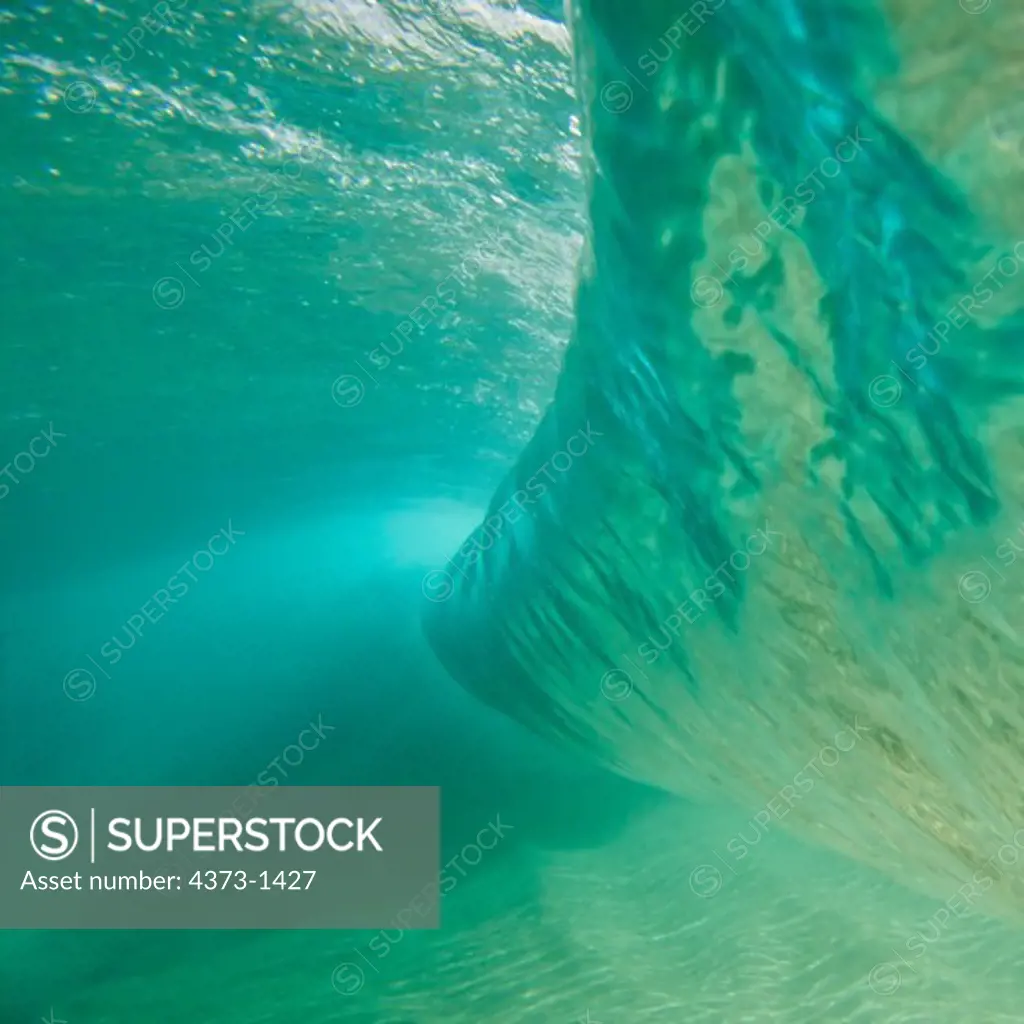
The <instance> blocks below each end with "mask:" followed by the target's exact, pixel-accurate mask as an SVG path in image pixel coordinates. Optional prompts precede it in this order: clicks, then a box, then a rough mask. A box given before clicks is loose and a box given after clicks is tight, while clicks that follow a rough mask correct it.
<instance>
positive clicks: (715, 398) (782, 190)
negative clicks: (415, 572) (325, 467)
mask: <svg viewBox="0 0 1024 1024" xmlns="http://www.w3.org/2000/svg"><path fill="white" fill-rule="evenodd" d="M977 6H978V5H974V6H973V7H972V5H971V4H968V3H966V2H965V3H962V4H961V5H960V7H957V6H956V5H950V4H943V5H941V6H940V5H939V4H938V3H934V2H931V0H915V2H913V3H911V2H909V0H888V2H887V3H885V4H882V5H881V6H876V5H874V4H868V3H859V2H852V0H850V2H840V3H836V4H831V5H829V7H828V12H827V13H825V10H824V9H823V8H821V7H820V6H817V5H815V4H814V3H812V2H810V0H807V2H801V0H770V2H763V0H758V2H756V3H755V2H753V0H699V2H695V3H693V4H691V5H690V6H689V7H688V8H687V9H686V11H685V12H684V13H683V14H682V16H680V14H679V12H678V10H676V8H675V7H674V6H672V5H669V4H667V3H662V2H646V3H641V4H630V5H629V6H628V10H626V9H624V8H622V7H621V5H617V4H613V3H611V2H610V0H608V2H605V0H582V2H578V3H575V4H574V5H573V6H572V7H571V8H570V20H571V23H572V30H573V35H574V56H575V61H576V75H577V83H578V90H579V94H580V97H581V100H582V102H583V105H584V110H585V130H584V143H585V150H586V152H585V158H586V173H587V178H588V186H589V229H588V232H587V236H586V242H585V246H584V252H583V256H582V260H581V265H580V271H579V283H578V290H577V296H576V319H575V331H574V336H573V339H572V343H571V345H570V346H569V348H568V350H567V352H566V355H565V362H564V368H563V371H562V376H561V378H560V381H559V384H558V388H557V393H556V398H555V400H554V403H553V404H552V406H551V407H550V408H549V409H548V412H547V414H546V416H545V418H544V420H543V421H542V423H541V425H540V427H539V429H538V431H537V433H536V434H535V436H534V437H533V439H532V441H531V442H530V444H529V445H528V446H527V448H526V450H525V451H524V452H523V454H522V456H521V458H520V459H519V461H518V463H517V465H516V467H515V469H514V470H513V472H512V473H511V474H510V475H509V477H508V478H507V479H506V481H505V482H504V484H503V485H502V486H501V487H500V488H499V490H498V492H497V494H496V495H495V496H494V498H493V501H492V503H491V506H490V508H489V510H488V513H487V516H486V518H485V520H484V522H483V523H482V524H481V526H480V527H478V528H477V530H476V531H474V533H473V534H472V535H471V536H470V538H468V540H467V542H466V543H465V544H463V545H462V547H460V549H459V551H458V553H457V554H456V555H454V556H453V558H452V559H451V560H450V564H449V566H448V567H446V569H445V570H444V582H445V585H444V587H443V588H442V589H440V590H437V589H436V588H435V589H434V590H433V591H432V592H430V593H428V597H430V598H431V604H430V607H429V609H428V611H427V615H426V627H427V632H428V635H429V636H430V638H431V642H432V644H433V646H434V648H435V650H436V651H437V652H438V654H439V656H440V657H441V659H442V660H443V661H444V662H445V664H446V665H447V666H448V667H449V669H450V670H451V671H452V672H453V674H454V675H455V676H456V677H457V678H458V679H460V680H461V681H462V682H463V683H464V684H465V685H466V686H467V687H468V688H469V689H471V690H472V691H473V692H474V693H476V694H478V695H479V696H480V697H482V698H483V699H484V700H486V701H487V702H488V703H490V704H492V705H494V706H495V707H498V708H500V709H503V710H504V711H506V712H507V713H509V714H511V715H513V716H514V717H516V718H518V719H520V720H522V721H524V722H526V723H527V724H529V725H530V726H531V727H533V728H534V729H536V730H538V731H540V732H542V733H545V734H547V735H550V736H552V737H553V738H555V739H556V740H557V741H560V742H570V743H573V744H576V745H578V746H581V747H584V748H585V749H587V750H588V751H590V752H591V753H592V754H593V755H594V756H596V757H598V758H600V759H601V760H602V761H604V762H605V763H606V764H608V765H610V766H612V767H614V768H615V769H617V770H618V771H620V772H622V773H624V774H626V775H628V776H631V777H633V778H636V779H639V780H642V781H644V782H647V783H651V784H654V785H657V786H660V787H662V788H664V789H667V790H670V791H673V792H676V793H682V794H686V795H690V796H700V797H715V798H727V799H730V800H733V801H737V802H738V803H740V804H741V805H743V806H745V807H749V808H758V807H767V808H769V813H770V814H771V815H772V816H773V817H778V818H779V819H782V818H784V819H785V820H784V822H783V824H784V826H786V827H789V828H790V829H792V830H793V831H794V832H796V833H797V834H800V835H802V836H804V837H805V838H809V839H811V840H812V841H815V842H817V843H820V844H823V845H826V846H828V847H831V848H833V849H836V850H839V851H841V852H843V853H845V854H848V855H850V856H852V857H854V858H857V859H859V860H861V861H863V862H866V863H868V864H870V865H873V866H875V867H878V868H881V869H882V870H884V871H886V872H887V873H889V874H890V875H891V876H893V877H896V878H898V879H900V880H902V881H903V882H905V883H908V884H910V885H912V886H915V887H918V888H921V889H923V890H925V891H928V892H931V893H938V894H941V895H948V893H949V892H950V891H952V889H954V888H955V887H956V886H957V885H960V884H963V883H965V882H968V881H970V880H972V879H973V880H975V881H976V882H977V884H981V880H984V881H985V882H986V883H987V884H986V888H989V887H991V889H992V892H993V897H992V907H993V909H1002V910H1006V909H1009V910H1011V911H1012V912H1014V913H1017V914H1019V913H1020V912H1021V911H1022V910H1024V883H1022V880H1021V878H1020V877H1019V876H1018V877H1014V873H1013V872H1012V871H1011V870H1010V869H1009V868H1008V867H1007V865H1006V862H1005V860H1004V859H1002V858H1001V857H999V852H1000V851H1002V850H1004V849H1005V848H1006V846H1007V844H1011V847H1012V848H1013V849H1017V848H1019V845H1020V843H1019V842H1018V840H1020V841H1021V842H1024V831H1022V829H1024V796H1022V792H1024V789H1022V782H1024V749H1022V746H1021V739H1020V737H1021V736H1022V735H1024V715H1022V703H1021V680H1022V679H1024V674H1022V670H1024V657H1022V654H1021V645H1020V640H1021V636H1020V632H1019V628H1018V624H1019V623H1020V622H1021V621H1022V618H1021V612H1022V610H1024V603H1022V597H1024V559H1021V561H1022V566H1017V565H1016V564H1015V563H1016V561H1018V555H1020V554H1024V512H1022V511H1021V509H1022V508H1024V477H1022V473H1021V470H1020V468H1019V467H1020V459H1019V451H1020V447H1019V446H1020V439H1021V432H1022V419H1024V416H1022V414H1024V404H1022V399H1021V388H1020V385H1021V383H1022V381H1024V373H1022V366H1021V351H1022V350H1021V348H1020V346H1019V341H1018V339H1019V336H1020V327H1021V324H1022V317H1021V306H1022V301H1021V288H1020V281H1021V275H1020V269H1021V265H1022V263H1024V211H1022V209H1021V205H1020V200H1019V196H1020V195H1021V194H1024V192H1022V190H1021V185H1022V184H1024V173H1022V171H1024V167H1022V165H1021V162H1020V157H1019V153H1016V152H1010V151H1009V150H1008V148H1007V147H1006V146H1005V145H1004V144H1003V143H1004V141H1005V140H1004V136H1003V135H1002V134H1001V133H1000V132H998V131H994V130H992V126H993V125H994V124H1002V123H1004V122H1005V121H1006V119H1007V117H1008V116H1010V114H1011V113H1012V111H1010V110H1009V109H1008V105H1010V104H1012V103H1013V102H1014V101H1013V98H1012V96H1013V90H1012V89H1010V88H1008V85H1009V82H1010V80H1011V79H1012V78H1013V76H1014V74H1019V72H1018V71H1017V70H1016V68H1017V67H1019V66H1024V65H1021V63H1020V61H1019V59H1017V58H1018V57H1019V55H1017V54H1016V53H1015V49H1020V48H1021V46H1022V44H1021V43H1020V42H1019V41H1020V40H1022V39H1024V36H1022V34H1021V32H1020V29H1021V24H1022V22H1021V18H1022V15H1021V13H1020V12H1018V11H1016V10H1015V11H1013V12H1010V11H1009V9H1007V8H1001V9H1000V10H998V11H997V10H996V9H994V8H992V9H988V8H987V7H986V8H985V10H984V11H980V10H975V9H974V8H975V7H977ZM969 8H970V9H969ZM981 14H984V17H982V16H980V15H981ZM921 26H926V27H921ZM1008 40H1017V41H1018V42H1016V43H1009V42H1007V41H1008ZM936 54H942V55H943V56H942V58H941V59H939V58H937V57H936ZM979 68H986V69H987V70H985V71H979ZM951 886H952V888H951Z"/></svg>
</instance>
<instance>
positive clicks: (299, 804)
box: [0, 786, 440, 929]
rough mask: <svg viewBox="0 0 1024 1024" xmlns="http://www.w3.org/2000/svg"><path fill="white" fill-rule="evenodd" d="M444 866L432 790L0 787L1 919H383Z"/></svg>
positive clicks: (318, 923)
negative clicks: (441, 863) (441, 859)
mask: <svg viewBox="0 0 1024 1024" xmlns="http://www.w3.org/2000/svg"><path fill="white" fill-rule="evenodd" d="M439 869H440V797H439V790H438V789H437V788H436V787H402V788H393V787H344V786H311V787H300V786H277V787H273V786H272V787H256V786H244V787H187V788H186V787H180V788H179V787H164V786H160V787H53V786H4V787H3V788H2V790H0V928H103V929H106V928H195V929H206V928H272V929H276V928H342V929H366V928H382V927H387V926H388V925H390V924H391V922H392V921H393V920H394V919H395V916H396V914H397V913H398V912H399V911H401V910H403V909H404V908H405V907H407V906H408V905H409V903H410V901H411V900H412V899H413V898H414V897H416V896H417V894H419V893H420V892H421V891H422V890H423V888H424V887H425V886H429V885H430V884H431V883H432V882H436V880H437V877H438V871H439ZM407 927H411V928H436V927H438V914H437V906H436V904H435V905H434V907H433V908H432V909H431V910H430V912H428V913H427V914H425V915H424V916H420V917H417V918H416V919H415V921H413V922H412V923H411V924H409V925H408V926H407Z"/></svg>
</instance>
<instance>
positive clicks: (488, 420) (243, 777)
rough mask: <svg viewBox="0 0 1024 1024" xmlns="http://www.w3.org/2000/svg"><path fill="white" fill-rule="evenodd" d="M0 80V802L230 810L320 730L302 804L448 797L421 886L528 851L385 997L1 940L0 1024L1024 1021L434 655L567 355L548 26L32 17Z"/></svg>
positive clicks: (562, 118) (294, 952) (276, 6)
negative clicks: (471, 856) (518, 720)
mask: <svg viewBox="0 0 1024 1024" xmlns="http://www.w3.org/2000/svg"><path fill="white" fill-rule="evenodd" d="M0 38H2V41H3V45H4V63H3V77H2V80H0V128H2V129H3V137H4V138H5V139H6V140H8V144H7V145H5V146H4V147H3V148H2V149H0V223H2V224H3V225H4V230H3V232H2V235H0V247H2V260H0V265H2V266H3V268H4V272H3V275H2V277H0V308H2V310H3V342H2V344H0V466H4V467H5V468H6V470H7V475H3V476H0V564H2V565H3V574H2V577H0V782H2V783H3V784H5V785H12V784H43V783H48V784H78V785H84V784H111V785H113V784H118V785H129V784H136V785H137V784H168V783H177V784H183V785H186V784H187V785H204V784H207V785H212V784H218V785H228V784H239V785H244V784H246V783H250V782H252V781H254V780H256V779H257V778H258V777H259V776H260V774H261V773H263V772H265V771H267V770H268V766H269V765H271V764H272V763H273V762H274V760H275V759H277V758H279V756H280V754H281V751H282V750H284V748H285V747H287V746H288V745H289V744H292V743H294V741H295V737H296V736H297V735H298V734H299V732H300V731H301V730H303V729H306V728H309V727H310V726H311V725H313V726H314V727H315V728H316V729H317V730H318V731H317V735H318V736H319V737H320V739H321V741H322V742H318V744H317V746H316V747H315V748H314V749H313V750H311V751H309V752H308V754H307V755H306V756H304V757H303V759H302V761H301V763H300V764H298V765H296V766H293V768H292V769H291V770H290V773H289V775H288V776H287V779H286V781H287V782H289V783H294V784H303V785H318V784H319V785H323V784H432V785H441V786H442V787H443V791H444V801H443V813H444V821H443V826H444V843H445V849H444V855H445V857H446V858H447V857H448V856H449V855H451V854H452V853H453V852H455V851H457V850H458V849H460V848H461V847H462V846H463V844H464V843H466V842H468V841H470V839H471V837H472V836H473V835H475V834H476V833H477V831H478V830H479V829H480V828H481V827H483V826H484V825H485V824H486V823H487V822H489V821H491V820H492V819H493V818H494V816H496V815H501V817H502V819H503V820H504V821H505V822H507V823H508V824H509V825H510V826H511V828H512V831H511V833H510V838H509V839H508V840H507V841H506V842H503V843H502V844H501V845H500V846H499V847H498V848H497V849H496V850H495V851H494V853H493V855H491V854H488V856H487V858H486V859H485V860H484V861H483V862H482V864H481V865H480V867H479V869H478V870H474V871H473V872H472V873H470V874H469V875H468V876H467V877H466V878H465V880H464V881H460V883H459V885H458V886H457V887H456V889H455V890H454V891H453V892H452V894H451V896H450V897H448V898H446V901H445V905H444V908H443V913H444V919H443V927H442V929H441V930H440V931H439V932H437V933H404V934H402V935H401V936H400V938H399V940H397V941H396V940H391V941H390V942H389V943H388V944H387V945H385V947H384V949H385V952H384V954H383V955H382V954H381V953H380V949H381V946H380V943H379V938H378V937H376V936H373V935H363V934H348V933H315V934H314V933H308V934H307V933H254V934H244V935H243V934H241V933H194V934H179V933H174V934H171V933H165V934H161V933H146V934H144V935H119V934H108V933H97V934H90V933H84V932H79V933H71V932H69V933H61V934H55V933H42V932H41V933H33V934H22V933H6V934H4V935H3V936H2V938H0V1019H2V1020H3V1021H4V1022H5V1024H6V1021H8V1020H10V1021H18V1022H21V1021H25V1022H28V1021H32V1020H33V1019H35V1018H41V1017H44V1016H46V1015H48V1014H53V1015H55V1016H56V1017H57V1018H58V1019H63V1020H66V1021H67V1022H68V1024H86V1022H88V1024H115V1022H117V1024H120V1022H127V1021H129V1020H136V1019H155V1020H160V1021H166V1022H168V1024H178V1022H181V1024H185V1022H190V1024H191V1022H195V1021H203V1022H205V1024H257V1022H260V1021H275V1022H276V1021H281V1022H286V1021H287V1022H291V1021H302V1022H303V1024H315V1022H324V1024H326V1022H329V1021H351V1022H353V1024H371V1022H372V1024H429V1022H433V1021H441V1020H445V1021H450V1020H456V1021H460V1022H465V1024H469V1022H471V1021H472V1022H479V1021H481V1020H486V1021H492V1022H495V1024H518V1022H527V1021H530V1022H533V1021H536V1022H540V1024H561V1022H564V1024H570V1022H574V1021H583V1020H585V1021H586V1022H587V1024H617V1022H620V1021H625V1020H630V1021H637V1020H647V1021H652V1022H654V1021H658V1022H661V1021H664V1022H675V1021H679V1020H680V1019H686V1020H695V1021H700V1020H704V1021H708V1022H718V1021H736V1022H740V1021H743V1022H750V1024H754V1022H757V1024H760V1022H767V1021H782V1022H786V1024H790V1022H791V1024H800V1022H803V1021H816V1022H817V1021H821V1020H822V1019H826V1020H836V1021H839V1020H842V1021H848V1022H858V1024H859V1022H861V1021H864V1022H872V1024H874V1022H880V1021H893V1022H896V1021H899V1022H907V1024H909V1022H913V1021H929V1022H930V1024H940V1022H942V1024H944V1022H946V1021H950V1022H952V1021H960V1020H962V1019H964V1018H968V1019H978V1020H984V1021H992V1022H1001V1021H1011V1020H1021V1019H1024V1018H1022V1017H1021V1015H1020V1011H1019V1005H1020V1000H1021V996H1022V994H1024V990H1022V987H1021V982H1020V981H1019V978H1020V976H1021V975H1020V970H1019V968H1020V962H1019V961H1020V954H1019V953H1018V951H1017V948H1016V944H1015V935H1016V933H1015V932H1014V930H1013V929H1012V928H1011V926H1009V925H1006V924H1002V923H997V922H993V921H991V920H989V919H988V918H987V917H985V916H984V915H983V913H981V912H975V913H972V914H971V915H970V916H969V917H965V918H964V919H961V918H960V917H959V916H957V917H956V918H955V919H954V920H952V921H950V920H949V915H948V914H947V915H946V916H945V917H942V915H941V914H940V916H939V918H938V920H936V916H935V915H936V913H937V911H940V910H941V909H942V907H943V906H944V905H943V904H941V903H936V902H935V901H934V900H929V899H927V898H925V897H921V896H917V895H912V894H911V893H910V892H908V891H906V890H904V889H902V888H900V887H899V886H898V885H897V884H896V883H894V882H892V881H891V880H889V879H886V878H883V877H882V876H880V875H876V874H874V873H872V872H871V871H869V870H868V869H867V868H863V867H858V866H855V865H853V864H852V863H850V862H847V861H845V860H843V859H842V858H840V857H838V856H837V855H834V854H829V853H826V852H824V851H821V850H811V849H809V848H805V847H803V846H801V845H800V844H799V843H797V842H796V841H795V840H792V839H788V838H786V837H785V836H783V835H782V834H780V832H779V831H778V830H776V829H775V827H774V824H773V825H772V827H771V828H768V829H766V828H765V827H764V824H763V822H762V823H760V824H758V823H757V822H752V820H751V815H750V814H748V813H747V812H746V811H745V810H736V809H735V808H732V807H727V806H717V805H716V806H713V807H709V808H704V807H701V808H698V807H695V806H692V805H690V804H688V803H684V802H682V801H679V800H675V799H672V800H670V799H669V798H668V797H665V796H663V795H660V794H656V793H654V792H652V791H650V790H648V789H645V788H643V787H642V786H640V785H634V784H632V783H628V782H626V781H624V780H623V779H620V778H618V777H616V776H613V775H611V774H609V773H607V772H605V771H604V770H602V769H601V768H599V767H596V766H595V765H593V764H591V763H590V762H589V761H584V760H581V759H578V758H577V757H576V755H574V754H570V753H569V752H567V751H566V750H564V749H559V748H558V747H556V746H551V745H548V744H546V743H543V742H541V741H540V740H539V739H535V738H534V737H532V736H530V735H529V734H527V733H526V732H525V731H524V730H522V729H520V728H519V727H518V726H516V725H514V724H513V723H512V722H511V721H509V720H507V719H505V718H504V717H502V716H500V715H498V714H496V713H493V712H491V711H490V710H487V709H485V708H484V707H483V706H482V705H481V704H480V703H479V702H478V701H477V700H476V699H475V698H473V697H471V696H470V695H469V694H467V693H466V692H465V691H464V690H463V689H462V688H461V687H460V686H458V685H456V684H455V683H454V682H453V681H452V680H451V679H450V678H449V676H448V675H447V673H446V672H445V671H444V670H443V669H442V668H441V666H440V665H439V664H438V663H437V662H436V661H435V656H434V654H433V653H432V651H431V649H430V648H429V646H428V645H427V643H426V641H425V640H424V638H423V636H422V635H421V627H420V613H421V604H422V600H423V593H422V588H423V580H424V574H425V573H427V572H428V570H431V569H433V568H434V567H436V566H437V565H439V564H444V562H445V560H446V559H447V557H448V556H449V554H450V553H451V552H453V551H454V550H456V549H457V547H458V546H459V544H460V543H461V541H462V540H463V538H465V537H466V536H467V534H468V533H469V531H470V530H472V529H473V527H474V526H475V525H476V523H478V522H479V521H480V518H481V516H482V515H483V514H484V512H485V509H486V508H487V505H488V502H489V500H490V498H491V495H492V493H493V492H494V489H495V487H496V486H497V485H498V483H499V481H500V480H501V479H502V478H503V477H504V475H505V473H506V472H507V471H508V470H509V468H510V467H511V466H512V465H513V463H514V461H515V459H516V457H517V456H518V455H519V453H520V452H521V450H522V449H523V446H524V445H525V444H526V442H527V440H528V439H529V438H530V436H531V435H532V434H533V432H534V430H535V428H536V427H537V425H538V423H539V422H540V419H541V415H542V412H543V410H544V409H545V407H546V406H547V404H548V402H549V401H550V399H551V397H552V395H553V393H554V388H555V380H556V377H557V374H558V370H559V366H560V363H561V359H562V354H563V349H564V347H565V345H566V342H567V339H568V338H569V335H570V331H571V327H572V313H573V306H572V301H573V289H574V287H575V280H576V264H577V257H578V253H579V249H580V242H581V232H582V230H583V226H584V194H583V193H584V182H583V176H582V174H581V171H580V165H581V156H582V152H583V143H582V135H581V128H580V111H579V110H578V107H577V101H576V97H575V95H574V91H573V86H572V76H571V69H570V45H569V38H568V34H567V32H566V29H565V26H564V25H563V24H562V21H561V10H560V5H557V4H553V3H547V2H545V3H524V4H520V5H514V4H511V3H482V2H478V0H444V2H434V0H431V2H429V3H426V4H423V3H418V2H402V0H389V2H387V3H374V2H363V0H333V2H332V0H292V2H281V0H250V2H247V3H237V4H235V3H230V4H220V5H215V6H213V7H210V6H206V5H204V6H201V5H199V4H198V3H195V2H189V3H185V2H183V0H168V2H167V3H166V4H156V5H149V4H148V3H146V2H142V0H139V2H127V0H117V2H115V3H97V2H91V0H67V2H66V3H64V4H63V5H46V4H40V3H16V4H13V5H10V6H8V7H6V8H4V9H3V10H0ZM431 298H433V299H436V303H435V304H434V305H433V307H431V305H430V304H429V303H425V302H424V300H427V299H431ZM423 308H426V309H427V310H428V314H429V315H427V316H425V315H424V314H423V313H422V309H423ZM417 310H420V311H421V312H419V313H415V312H414V311H417ZM574 427H575V424H574ZM24 453H27V454H24ZM220 531H227V534H226V535H227V536H229V537H230V538H231V540H230V543H227V542H225V543H227V546H226V548H225V549H224V550H223V553H219V552H220V549H221V547H222V545H218V553H217V554H216V555H215V556H211V558H210V559H209V562H210V564H209V566H208V568H207V569H205V570H199V569H195V570H193V572H194V576H185V577H184V579H185V581H186V583H187V586H186V588H185V591H184V592H182V591H181V590H180V589H173V588H172V587H171V584H170V580H171V579H172V577H173V578H177V580H178V583H179V584H180V583H181V580H182V567H183V566H186V565H188V564H189V561H190V560H192V559H194V556H195V554H196V552H199V551H202V550H203V549H206V548H207V547H208V545H209V544H210V538H211V537H214V536H215V535H217V534H218V532H220ZM210 550H211V551H212V550H213V549H212V548H210ZM204 564H205V563H204ZM160 593H163V594H164V595H165V603H164V604H160V603H159V602H157V601H156V598H155V595H157V594H160ZM167 593H173V594H174V595H175V596H176V600H175V601H174V602H166V594H167ZM154 602H156V603H154ZM155 607H156V608H159V609H160V610H161V614H160V615H159V617H157V616H156V615H152V614H151V613H152V611H153V609H154V608H155ZM145 609H148V610H149V611H146V610H145ZM154 618H156V619H157V621H153V619H154ZM132 622H135V623H136V625H137V626H138V628H136V629H134V631H133V630H132V628H131V626H130V623H132ZM463 628H466V627H463ZM126 629H127V630H128V631H127V632H126ZM456 631H457V632H458V630H456ZM112 645H113V646H112ZM596 682H597V679H596V678H595V683H596ZM785 753H787V754H788V753H791V751H786V752H785ZM276 770H278V769H275V771H276ZM669 788H671V787H669ZM736 836H745V837H747V838H746V840H745V841H746V845H747V847H748V849H749V850H751V851H752V852H751V855H750V856H749V857H747V856H746V855H745V856H744V857H743V858H742V859H741V860H742V862H741V860H740V859H736V860H732V859H729V854H728V852H727V851H728V850H729V843H730V841H731V840H732V839H734V838H735V837H736ZM751 837H754V838H751ZM762 841H763V844H764V845H763V846H762V845H761V844H762ZM953 895H954V893H953V892H951V893H950V897H952V896H953ZM984 909H985V911H986V912H987V911H988V910H989V909H990V908H984ZM925 929H928V931H927V932H926V931H925ZM915 936H918V937H919V939H918V941H917V942H916V944H913V945H908V942H911V941H912V940H914V938H915ZM921 936H923V937H924V938H920V937H921ZM375 942H376V945H373V943H375ZM918 949H924V950H925V952H924V953H923V954H919V953H918V952H917V951H918ZM918 957H919V959H918ZM353 965H355V966H356V967H358V971H359V973H357V974H354V973H353V972H352V966H353Z"/></svg>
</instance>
